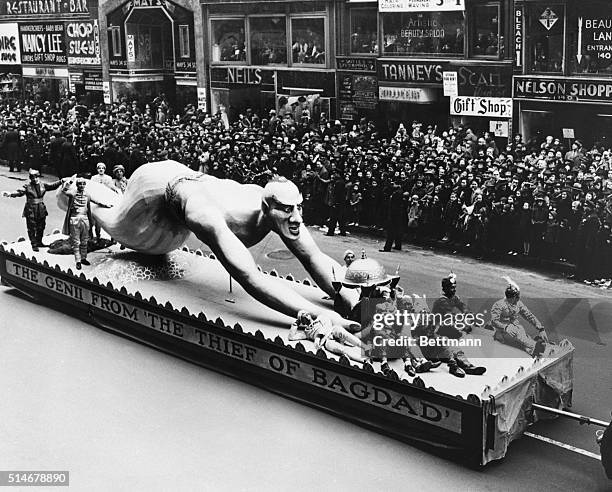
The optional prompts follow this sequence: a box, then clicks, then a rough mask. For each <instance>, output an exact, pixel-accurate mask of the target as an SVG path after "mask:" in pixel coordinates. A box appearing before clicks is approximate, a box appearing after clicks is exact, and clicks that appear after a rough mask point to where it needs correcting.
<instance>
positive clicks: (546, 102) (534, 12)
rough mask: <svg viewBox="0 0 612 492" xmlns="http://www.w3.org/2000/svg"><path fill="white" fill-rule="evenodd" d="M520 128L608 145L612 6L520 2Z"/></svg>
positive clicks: (586, 0)
mask: <svg viewBox="0 0 612 492" xmlns="http://www.w3.org/2000/svg"><path fill="white" fill-rule="evenodd" d="M514 18H515V70H516V75H515V77H514V102H515V114H516V115H517V118H516V119H517V121H516V127H515V128H516V130H517V131H519V132H520V133H522V134H523V135H525V136H526V137H527V138H536V137H537V138H542V137H544V136H546V135H552V136H555V137H557V136H561V135H563V137H564V138H566V139H572V138H579V139H581V140H582V141H583V142H584V143H586V144H588V145H590V144H592V143H595V142H597V141H599V142H602V143H603V144H604V145H607V146H609V145H610V136H611V135H612V4H611V2H609V1H598V0H583V1H581V2H575V1H569V0H568V1H555V2H543V1H540V0H538V1H535V0H534V1H529V0H523V1H517V2H516V4H515V12H514Z"/></svg>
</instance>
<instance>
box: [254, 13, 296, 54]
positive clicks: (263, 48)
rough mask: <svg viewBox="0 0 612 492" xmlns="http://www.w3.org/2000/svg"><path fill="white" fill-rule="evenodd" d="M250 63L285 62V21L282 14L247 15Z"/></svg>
mask: <svg viewBox="0 0 612 492" xmlns="http://www.w3.org/2000/svg"><path fill="white" fill-rule="evenodd" d="M249 33H250V34H249V36H250V42H251V46H250V51H251V64H252V65H271V64H282V65H284V64H287V22H286V18H285V17H284V16H282V17H281V16H278V17H277V16H274V17H269V16H266V17H249Z"/></svg>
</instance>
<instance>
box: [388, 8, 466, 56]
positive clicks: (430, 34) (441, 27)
mask: <svg viewBox="0 0 612 492" xmlns="http://www.w3.org/2000/svg"><path fill="white" fill-rule="evenodd" d="M381 16H382V26H383V53H384V54H385V55H395V56H398V55H399V56H401V55H413V54H419V55H447V56H448V55H463V53H464V51H465V49H464V41H465V15H464V12H462V11H451V12H393V13H389V12H385V13H383V14H381Z"/></svg>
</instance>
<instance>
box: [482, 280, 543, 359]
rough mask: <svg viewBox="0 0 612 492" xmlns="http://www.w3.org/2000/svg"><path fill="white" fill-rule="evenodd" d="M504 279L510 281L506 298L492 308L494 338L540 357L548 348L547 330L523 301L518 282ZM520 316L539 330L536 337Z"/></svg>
mask: <svg viewBox="0 0 612 492" xmlns="http://www.w3.org/2000/svg"><path fill="white" fill-rule="evenodd" d="M504 280H506V281H507V282H508V285H507V287H506V292H505V298H504V299H500V300H499V301H497V302H496V303H495V304H493V307H492V308H491V325H492V326H493V328H494V329H495V335H494V339H495V340H497V341H498V342H501V343H505V344H507V345H512V346H514V347H518V348H520V349H522V350H524V351H525V352H527V353H528V354H529V355H531V356H532V357H539V356H541V355H542V354H543V353H544V351H545V350H546V343H547V342H548V335H547V334H546V330H545V329H544V326H542V323H540V321H539V320H538V318H536V317H535V315H534V314H533V313H532V312H531V311H530V310H529V309H527V306H525V304H523V301H521V291H520V289H519V286H518V285H517V284H516V282H514V281H513V280H512V279H511V278H510V277H504ZM519 316H522V317H523V318H525V319H526V320H527V321H529V322H530V323H531V324H532V325H533V326H534V327H535V328H536V329H537V330H538V333H539V334H538V336H537V337H536V338H532V337H530V336H529V335H527V333H526V332H525V328H523V326H522V325H521V324H520V323H519Z"/></svg>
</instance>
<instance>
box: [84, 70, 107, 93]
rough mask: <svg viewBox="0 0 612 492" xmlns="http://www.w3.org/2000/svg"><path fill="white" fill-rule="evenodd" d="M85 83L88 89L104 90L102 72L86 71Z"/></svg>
mask: <svg viewBox="0 0 612 492" xmlns="http://www.w3.org/2000/svg"><path fill="white" fill-rule="evenodd" d="M83 83H84V84H85V90H86V91H95V92H104V91H103V89H102V74H101V73H100V72H85V73H84V74H83Z"/></svg>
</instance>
